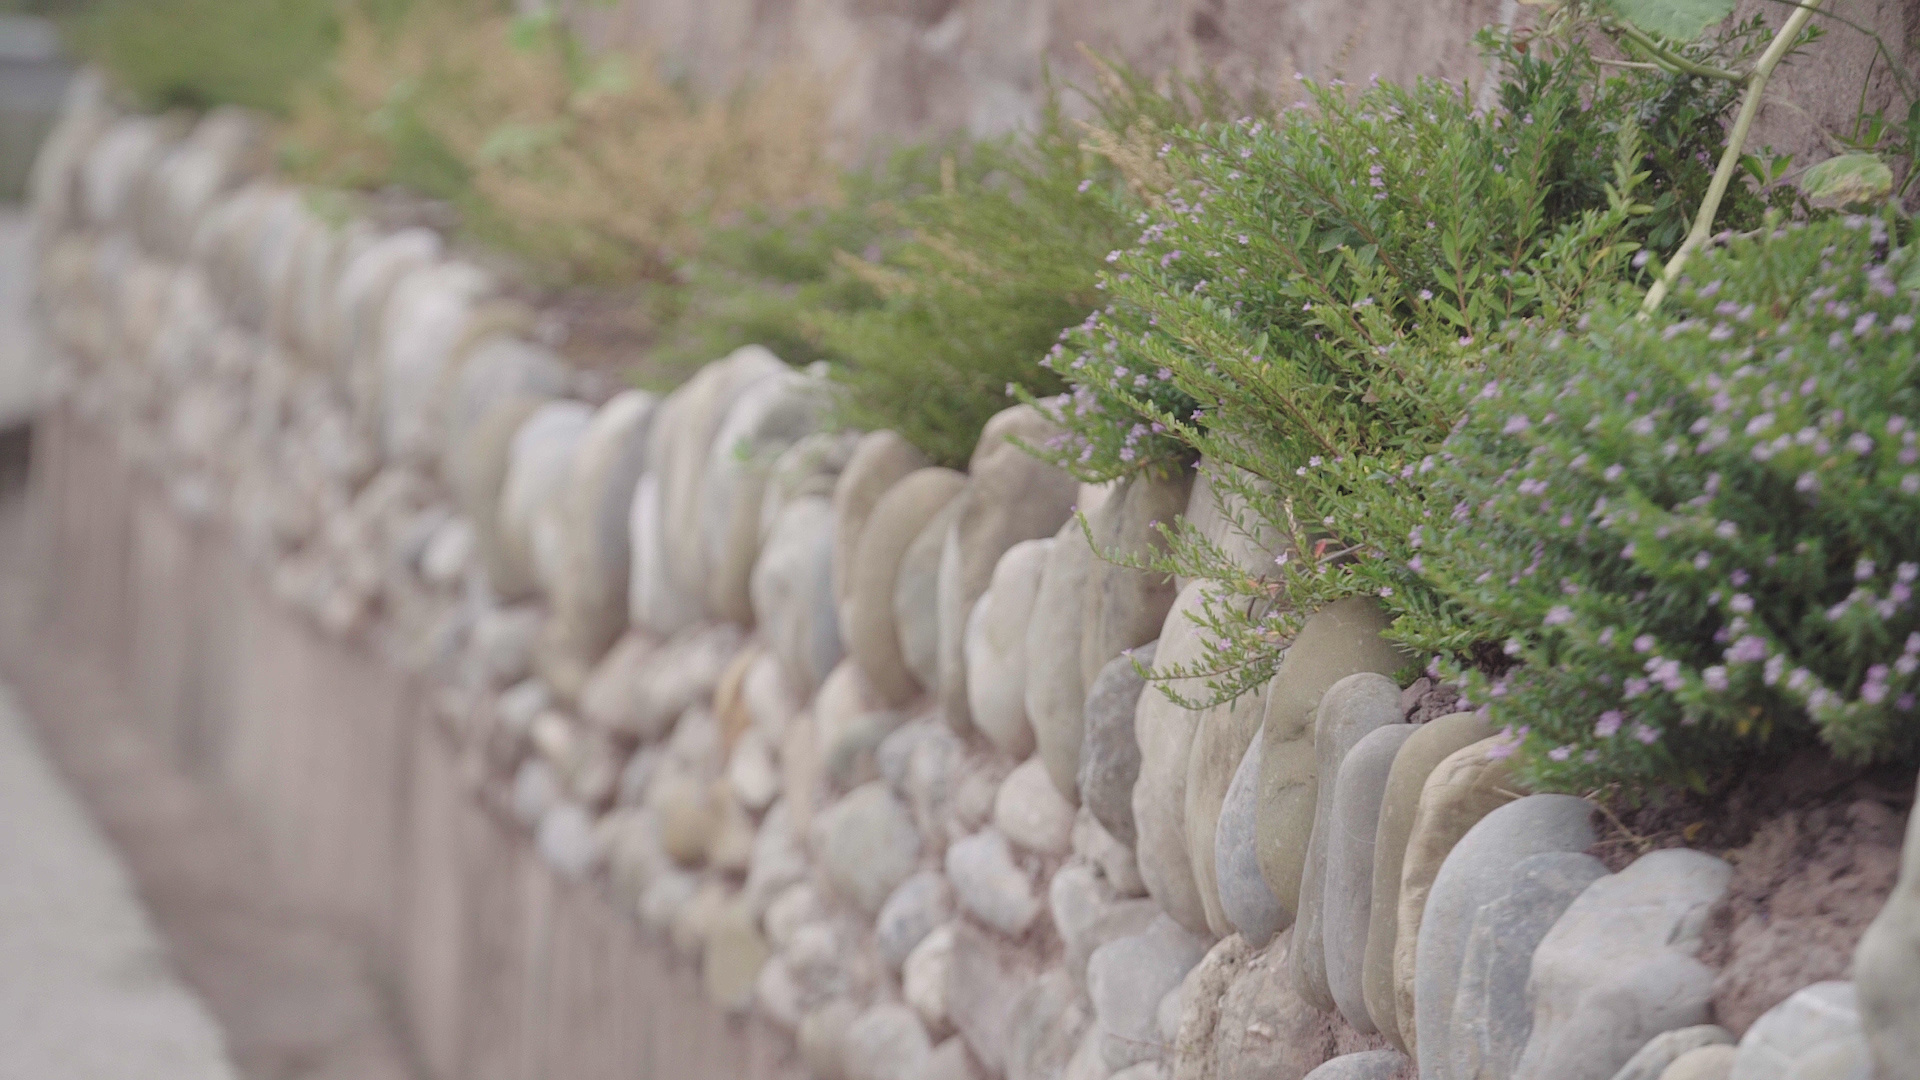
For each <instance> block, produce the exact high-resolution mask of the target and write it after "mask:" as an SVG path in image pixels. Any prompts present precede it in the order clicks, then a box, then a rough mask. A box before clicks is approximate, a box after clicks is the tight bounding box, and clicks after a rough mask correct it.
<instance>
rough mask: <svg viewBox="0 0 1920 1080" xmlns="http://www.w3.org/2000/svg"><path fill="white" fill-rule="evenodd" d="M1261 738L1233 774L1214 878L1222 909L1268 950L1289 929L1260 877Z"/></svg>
mask: <svg viewBox="0 0 1920 1080" xmlns="http://www.w3.org/2000/svg"><path fill="white" fill-rule="evenodd" d="M1260 747H1261V739H1260V736H1259V734H1258V733H1257V732H1256V733H1255V734H1254V737H1253V739H1252V740H1251V741H1250V742H1248V743H1247V749H1246V752H1245V753H1244V754H1242V755H1241V757H1240V764H1239V766H1238V767H1237V768H1235V769H1234V771H1233V782H1232V783H1231V784H1228V785H1227V797H1226V801H1225V802H1224V803H1222V804H1221V807H1220V826H1219V829H1218V830H1217V831H1216V832H1215V834H1214V842H1213V861H1214V875H1215V877H1216V878H1217V880H1218V881H1219V885H1220V910H1221V913H1222V914H1223V915H1225V916H1226V919H1227V921H1228V922H1230V923H1232V924H1233V925H1234V927H1235V928H1236V929H1238V930H1239V931H1240V936H1241V937H1242V938H1244V939H1246V941H1247V942H1248V944H1250V945H1252V946H1253V947H1254V948H1256V949H1257V948H1261V947H1264V946H1265V945H1266V944H1267V942H1269V941H1271V940H1273V935H1275V934H1277V933H1279V932H1280V930H1281V929H1283V928H1284V927H1285V926H1286V915H1287V913H1286V910H1285V909H1284V908H1282V907H1281V906H1280V901H1279V900H1277V899H1275V897H1274V895H1273V890H1272V889H1271V888H1269V887H1268V885H1267V879H1266V878H1265V877H1262V876H1261V874H1260V859H1259V856H1258V854H1257V852H1256V850H1255V845H1254V823H1255V821H1256V819H1257V816H1258V809H1259V807H1258V804H1257V802H1256V801H1255V800H1256V797H1257V796H1258V794H1259V791H1260Z"/></svg>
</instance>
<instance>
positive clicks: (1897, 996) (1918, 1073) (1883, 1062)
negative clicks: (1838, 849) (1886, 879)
mask: <svg viewBox="0 0 1920 1080" xmlns="http://www.w3.org/2000/svg"><path fill="white" fill-rule="evenodd" d="M1853 981H1854V987H1855V990H1856V993H1857V995H1858V998H1859V1006H1860V1023H1861V1026H1862V1027H1863V1028H1864V1029H1865V1030H1866V1035H1867V1043H1868V1045H1869V1046H1870V1047H1871V1048H1872V1050H1873V1059H1874V1065H1875V1067H1876V1068H1877V1069H1879V1076H1880V1078H1881V1080H1920V814H1913V815H1911V816H1910V817H1909V818H1908V819H1907V838H1906V842H1905V844H1904V845H1903V846H1902V848H1901V854H1900V878H1899V880H1898V881H1897V882H1896V883H1895V884H1894V887H1893V894H1892V895H1891V896H1889V897H1887V902H1886V906H1884V907H1882V908H1881V909H1880V914H1879V915H1878V916H1877V917H1876V918H1875V919H1874V920H1873V923H1872V925H1870V926H1868V927H1867V932H1866V933H1865V934H1864V935H1863V936H1862V937H1861V938H1860V944H1859V946H1858V947H1857V948H1855V950H1854V953H1853Z"/></svg>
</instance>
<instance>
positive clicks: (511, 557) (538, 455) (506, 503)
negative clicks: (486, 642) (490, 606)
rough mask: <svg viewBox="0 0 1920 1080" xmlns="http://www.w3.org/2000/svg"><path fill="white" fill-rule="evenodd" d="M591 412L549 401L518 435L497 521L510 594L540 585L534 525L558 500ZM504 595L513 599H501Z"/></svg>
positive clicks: (575, 404) (510, 454) (511, 450)
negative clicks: (519, 587) (513, 588)
mask: <svg viewBox="0 0 1920 1080" xmlns="http://www.w3.org/2000/svg"><path fill="white" fill-rule="evenodd" d="M592 419H593V410H592V409H589V408H588V407H587V406H585V405H583V404H581V403H580V402H577V401H551V402H548V403H546V404H545V405H542V406H540V407H539V408H538V409H536V410H535V411H534V412H533V413H532V414H531V415H529V416H528V417H527V420H526V422H525V423H523V424H521V425H520V430H518V431H516V432H514V435H513V443H512V446H511V447H510V448H509V450H508V452H507V453H508V461H507V472H506V477H505V479H504V481H503V482H502V483H501V486H500V508H499V512H498V515H497V517H496V519H495V520H496V521H497V526H496V528H497V529H498V531H499V540H500V551H501V555H502V559H503V562H502V565H501V570H502V576H503V577H504V578H505V580H506V584H507V586H508V587H509V588H511V586H513V585H516V584H519V583H522V582H525V583H527V584H528V586H529V587H530V586H532V585H534V584H537V583H538V581H539V578H538V576H537V575H536V573H535V569H536V568H535V563H534V546H533V545H534V522H535V520H536V518H537V517H538V516H539V515H540V514H541V513H542V511H543V510H544V509H545V507H546V504H547V503H548V502H550V501H551V500H553V499H555V498H557V497H558V493H559V491H560V489H561V488H562V486H563V485H564V483H565V478H566V475H567V471H568V469H569V468H570V467H571V462H572V460H573V453H574V451H575V450H576V449H577V448H578V447H579V445H580V439H581V438H582V437H583V436H584V435H585V434H586V432H587V425H588V424H589V423H591V422H592ZM502 595H514V594H513V593H511V592H509V593H503V594H502Z"/></svg>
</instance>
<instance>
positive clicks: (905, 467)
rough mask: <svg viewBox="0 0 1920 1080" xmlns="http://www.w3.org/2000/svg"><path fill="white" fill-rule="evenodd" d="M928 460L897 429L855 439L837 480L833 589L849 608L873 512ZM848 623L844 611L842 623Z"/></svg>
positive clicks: (835, 489)
mask: <svg viewBox="0 0 1920 1080" xmlns="http://www.w3.org/2000/svg"><path fill="white" fill-rule="evenodd" d="M928 464H929V462H928V461H927V455H925V454H923V453H921V452H920V451H919V449H918V448H916V447H915V446H914V445H913V444H912V443H910V442H908V441H907V440H906V439H905V438H903V437H902V436H901V435H899V434H898V433H896V432H892V431H873V432H868V433H867V434H865V435H862V436H861V437H860V441H859V442H858V443H857V444H855V445H854V448H853V455H852V457H850V458H849V459H848V460H847V465H846V468H844V469H842V470H840V475H839V478H838V479H837V480H836V481H835V482H834V485H833V595H834V599H835V600H836V601H837V602H838V603H839V604H840V605H841V606H842V607H843V608H844V607H845V605H846V602H847V598H848V597H849V596H850V595H852V593H853V567H854V556H855V554H856V552H857V549H858V547H859V543H860V534H861V532H862V531H864V530H865V529H866V527H867V518H869V517H871V516H872V514H873V508H874V507H875V506H876V505H878V504H879V502H880V496H882V495H885V494H886V493H887V489H888V488H890V487H892V486H893V485H895V484H897V483H899V482H900V481H901V480H903V479H905V478H906V477H907V475H908V474H910V473H913V472H916V471H918V470H920V469H924V468H926V467H927V465H928ZM846 623H847V620H846V617H845V615H844V614H843V615H842V616H841V620H840V625H841V626H843V627H844V626H845V625H846Z"/></svg>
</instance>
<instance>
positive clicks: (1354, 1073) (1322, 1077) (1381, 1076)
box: [1304, 1050, 1407, 1080]
mask: <svg viewBox="0 0 1920 1080" xmlns="http://www.w3.org/2000/svg"><path fill="white" fill-rule="evenodd" d="M1406 1064H1407V1055H1405V1054H1403V1053H1401V1052H1400V1051H1398V1050H1362V1051H1360V1052H1359V1053H1357V1054H1342V1055H1340V1056H1339V1057H1337V1058H1334V1059H1333V1060H1331V1061H1327V1062H1323V1063H1322V1064H1321V1065H1320V1066H1319V1067H1318V1068H1316V1069H1314V1070H1313V1071H1312V1072H1310V1073H1308V1074H1307V1075H1306V1077H1305V1078H1304V1080H1395V1078H1396V1077H1398V1076H1400V1075H1401V1073H1400V1070H1401V1069H1402V1068H1404V1067H1405V1066H1406Z"/></svg>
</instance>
